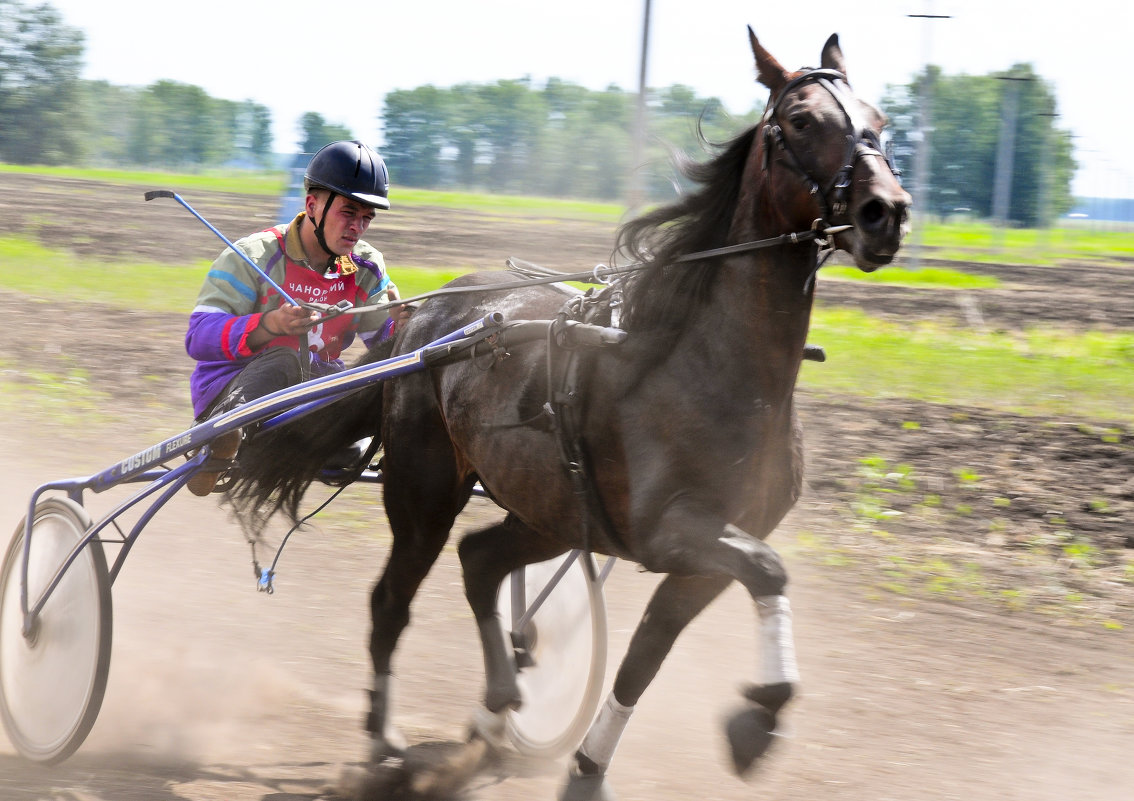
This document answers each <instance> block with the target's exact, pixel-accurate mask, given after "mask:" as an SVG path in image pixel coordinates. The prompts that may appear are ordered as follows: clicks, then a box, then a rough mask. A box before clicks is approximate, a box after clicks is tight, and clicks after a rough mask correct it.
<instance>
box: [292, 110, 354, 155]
mask: <svg viewBox="0 0 1134 801" xmlns="http://www.w3.org/2000/svg"><path fill="white" fill-rule="evenodd" d="M299 133H300V136H301V141H302V143H303V144H302V145H301V149H302V151H303V152H304V153H314V152H315V151H316V150H318V149H319V148H321V147H322V146H323V145H329V144H330V143H331V142H339V141H342V140H344V139H348V140H349V139H354V135H353V134H351V132H350V129H349V128H346V127H344V126H342V125H337V124H335V123H329V122H327V121H326V120H325V119H323V115H322V114H318V113H316V112H314V111H308V112H307V113H306V114H304V115H303V116H302V117H300V118H299Z"/></svg>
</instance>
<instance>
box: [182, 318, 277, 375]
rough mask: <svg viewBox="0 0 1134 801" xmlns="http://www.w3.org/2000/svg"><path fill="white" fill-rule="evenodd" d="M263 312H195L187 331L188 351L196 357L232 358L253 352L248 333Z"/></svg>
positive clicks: (207, 360)
mask: <svg viewBox="0 0 1134 801" xmlns="http://www.w3.org/2000/svg"><path fill="white" fill-rule="evenodd" d="M260 316H261V315H260V314H259V313H257V314H244V315H233V314H225V313H224V312H201V311H197V312H193V314H191V315H190V316H189V330H188V331H186V332H185V352H186V353H188V354H189V355H190V356H191V357H192V358H194V359H196V360H197V361H199V362H200V361H206V362H219V361H233V360H235V359H240V358H247V357H249V356H252V355H253V351H252V350H251V349H250V348H249V347H248V335H249V334H250V333H252V332H253V331H254V330H255V329H256V326H257V325H259V323H260Z"/></svg>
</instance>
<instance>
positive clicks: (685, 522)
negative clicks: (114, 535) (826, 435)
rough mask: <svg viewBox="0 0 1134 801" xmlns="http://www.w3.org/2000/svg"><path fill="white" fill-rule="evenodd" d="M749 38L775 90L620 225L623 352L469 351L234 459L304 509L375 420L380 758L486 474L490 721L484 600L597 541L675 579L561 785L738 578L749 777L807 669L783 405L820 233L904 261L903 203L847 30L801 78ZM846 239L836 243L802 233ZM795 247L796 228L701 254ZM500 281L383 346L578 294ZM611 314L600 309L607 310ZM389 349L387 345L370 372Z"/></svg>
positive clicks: (492, 651)
mask: <svg viewBox="0 0 1134 801" xmlns="http://www.w3.org/2000/svg"><path fill="white" fill-rule="evenodd" d="M749 35H750V39H751V45H752V50H753V53H754V54H755V57H756V67H757V72H758V76H759V80H760V82H761V83H763V84H764V85H765V86H766V87H768V89H770V90H771V96H770V99H769V101H768V105H767V110H766V113H765V114H764V116H763V119H762V120H761V121H760V123H759V124H758V125H756V126H755V127H754V128H752V129H751V130H749V131H747V132H746V133H744V134H743V135H741V136H739V137H738V138H737V139H735V140H734V141H732V142H731V143H729V144H728V145H727V146H725V147H724V148H722V150H721V152H720V153H719V154H718V155H717V156H716V157H715V158H713V159H712V160H710V161H707V162H705V163H703V164H701V165H698V166H696V167H694V168H693V169H692V171H691V176H690V177H691V178H692V179H694V181H696V182H697V184H698V186H699V188H698V189H697V190H696V191H695V192H693V193H691V194H689V195H688V196H686V197H684V198H683V199H681V200H680V201H678V202H677V203H675V204H673V205H671V206H669V207H666V208H662V209H659V210H657V211H654V212H652V213H649V214H647V215H646V216H644V217H642V218H640V219H637V220H635V221H633V222H631V223H629V224H628V225H626V226H624V228H623V230H622V231H621V232H620V235H619V246H620V252H621V253H628V254H631V256H632V257H633V258H637V259H640V260H641V261H643V262H644V263H645V266H644V268H643V269H641V270H640V271H638V272H637V273H635V274H634V275H633V277H632V278H630V279H628V280H626V281H624V282H623V283H622V285H621V286H620V289H621V291H622V292H623V296H624V297H623V300H624V302H623V303H622V305H621V306H620V312H621V314H620V316H621V327H622V328H623V329H624V330H625V331H626V332H627V333H626V338H625V341H624V342H623V343H621V344H620V345H617V346H615V347H609V348H604V349H594V350H587V349H582V350H580V351H579V352H577V353H574V354H567V355H566V356H564V355H563V354H562V353H560V354H559V355H558V356H555V354H553V353H551V352H552V351H554V350H555V348H553V347H552V345H550V344H548V345H547V346H546V347H545V346H543V345H542V344H538V343H537V344H527V345H524V346H516V347H512V348H509V347H508V346H507V340H506V339H505V341H504V343H503V344H502V345H500V346H499V347H497V348H496V349H495V351H490V350H488V349H484V350H481V351H480V353H481V355H480V356H479V357H478V358H476V359H473V360H465V361H458V362H455V363H452V364H449V365H446V366H443V367H438V368H434V369H430V370H427V371H423V372H418V373H413V374H410V375H408V376H405V377H401V378H398V379H396V380H391V381H387V382H386V383H385V384H384V385H382V386H381V387H378V388H376V389H374V390H373V391H365V392H362V393H360V394H358V395H356V396H355V397H353V398H351V399H349V400H348V401H343V402H340V403H338V404H336V405H335V406H334V407H332V410H331V412H330V413H328V414H327V415H324V416H323V417H322V418H319V419H318V421H317V422H316V423H314V424H307V425H304V426H301V428H302V429H303V431H297V432H289V433H288V435H287V436H272V435H265V436H264V437H263V438H262V439H261V440H257V439H253V441H252V443H251V445H250V446H249V447H248V448H247V451H248V452H247V453H246V454H244V455H243V456H242V460H241V461H242V466H243V469H244V471H245V472H244V479H243V484H242V488H238V490H237V498H238V499H239V498H240V497H243V498H244V501H245V502H248V501H249V500H251V501H253V502H256V503H260V504H264V503H267V504H269V505H270V504H272V503H274V502H278V501H280V500H281V499H282V500H283V501H284V505H285V506H291V505H292V504H293V502H294V501H295V500H296V499H297V498H298V497H300V495H301V494H302V491H303V489H304V488H306V486H307V484H308V483H310V481H311V480H312V479H313V477H314V476H315V475H316V473H317V471H318V470H319V468H320V466H321V465H322V464H323V461H324V460H325V459H326V457H327V455H328V454H329V453H331V452H333V451H335V450H337V449H339V448H340V447H342V446H343V445H344V444H346V443H347V442H350V441H353V439H355V438H356V437H358V436H359V435H361V434H366V433H376V432H377V430H378V425H379V423H380V428H381V442H382V445H383V447H384V449H385V456H384V462H383V465H384V467H383V469H384V476H385V496H384V498H385V507H386V513H387V515H388V517H389V521H390V526H391V528H392V530H393V546H392V549H391V551H390V555H389V561H388V563H387V565H386V567H385V570H384V571H383V573H382V576H381V578H380V580H379V581H378V584H377V586H376V587H375V589H374V593H373V598H372V603H371V611H372V615H373V631H372V634H371V639H370V655H371V658H372V660H373V665H374V671H375V675H376V680H375V690H374V696H373V699H374V700H373V708H372V714H371V721H370V723H371V730H372V732H373V736H374V740H373V743H374V749H373V754H372V757H373V759H374V760H376V761H381V760H383V759H386V758H388V757H392V756H395V755H397V753H398V749H397V748H396V747H395V745H394V744H393V742H392V738H391V736H390V735H388V734H387V731H388V729H387V724H388V720H387V718H388V698H389V676H390V672H391V660H392V656H393V652H394V649H395V646H396V645H397V642H398V638H399V635H400V634H401V633H402V631H403V629H404V628H405V627H406V625H407V623H408V622H409V614H410V613H409V610H410V603H411V601H412V600H413V597H414V594H415V593H416V592H417V590H418V587H419V585H420V584H421V582H422V580H423V579H424V578H425V576H426V574H427V573H428V571H429V569H430V567H431V566H432V565H433V563H434V561H435V559H436V558H437V556H438V554H439V553H440V551H441V548H442V546H443V545H444V544H445V542H446V540H447V539H448V537H449V533H450V529H451V527H452V526H453V523H454V521H455V519H456V517H457V515H458V514H459V513H460V511H461V509H462V508H463V507H464V506H465V504H466V502H467V501H468V499H469V497H470V492H471V491H472V489H473V486H474V483H475V482H477V481H480V482H481V484H482V485H483V486H484V487H485V488H486V489H487V491H488V492H489V493H490V494H491V496H492V498H493V499H494V500H495V501H496V502H497V503H498V504H499V505H500V506H501V507H502V508H503V509H504V510H506V512H507V515H506V517H505V519H504V520H503V521H502V522H501V523H499V524H498V525H494V526H492V527H490V528H487V529H485V530H482V531H478V532H476V533H473V534H470V535H468V536H466V537H465V538H464V539H463V540H462V541H461V543H460V546H459V555H460V560H461V564H462V567H463V571H464V580H465V591H466V595H467V598H468V602H469V604H470V606H471V608H472V611H473V614H474V616H475V619H476V622H477V626H478V628H479V632H480V637H481V642H482V645H483V648H484V660H485V666H486V691H485V697H484V703H485V706H486V707H487V709H488V711H489V712H490V713H492V714H494V715H499V714H502V713H504V712H505V711H506V710H507V709H508V708H509V707H510V706H511V705H514V704H517V703H518V702H519V700H520V696H519V692H518V690H517V683H516V666H515V662H514V660H513V654H512V652H511V648H510V646H509V645H507V644H506V643H505V640H504V637H503V635H502V632H501V627H500V625H499V623H498V620H497V606H496V596H497V590H498V588H499V587H500V584H501V582H502V580H503V579H504V578H505V577H506V576H507V575H508V574H509V573H510V572H511V571H513V570H515V569H517V568H520V567H522V566H524V565H526V564H531V563H534V562H538V561H542V560H546V559H550V558H552V557H554V556H556V555H557V554H562V553H564V552H566V551H568V550H569V549H574V548H584V549H589V550H590V551H592V552H596V553H601V554H611V555H615V556H618V557H620V558H624V559H628V560H632V561H634V562H637V563H638V564H640V565H641V566H642V567H644V568H645V569H647V570H650V571H653V572H656V573H660V574H665V578H664V579H663V580H662V581H661V583H660V584H659V585H658V587H657V590H656V592H655V594H654V596H653V598H652V599H651V601H650V603H649V607H648V609H647V610H646V613H645V615H644V616H643V617H642V619H641V622H640V623H639V625H638V628H637V631H636V632H635V634H634V636H633V639H632V641H631V643H630V646H629V649H628V652H627V653H626V655H625V658H624V659H623V661H622V664H621V666H620V668H619V671H618V674H617V678H616V680H615V683H614V687H613V690H612V692H611V694H610V696H609V698H608V700H607V702H606V703H605V704H604V705H603V707H602V709H601V711H600V713H599V715H598V718H597V719H596V721H595V722H594V724H593V726H592V728H591V730H590V732H589V733H588V735H587V737H586V738H585V740H584V741H583V743H582V745H581V746H580V747H579V750H578V751H577V753H576V755H575V759H574V761H573V764H572V769H571V772H570V773H571V778H570V780H569V783H568V786H567V789H566V791H565V797H569V798H592V797H595V798H597V797H601V794H602V793H603V782H604V779H603V775H604V773H605V770H606V768H607V766H608V765H609V764H610V762H611V759H612V757H613V755H614V751H615V747H616V745H617V743H618V739H619V737H620V735H621V734H622V731H623V728H624V726H625V724H626V722H627V720H628V718H629V717H630V713H631V712H632V710H633V709H634V707H635V705H636V704H637V703H638V701H639V699H640V698H641V697H642V694H643V693H644V692H645V690H646V688H647V687H648V686H649V684H650V682H651V680H652V679H653V677H654V675H655V674H656V673H657V671H658V669H659V668H660V666H661V664H662V661H663V660H664V659H665V657H666V655H667V653H668V652H669V650H670V648H671V646H672V645H673V643H674V641H675V639H676V638H677V636H678V635H679V634H680V633H681V631H682V629H684V628H685V626H686V625H687V624H688V623H689V622H690V621H691V620H692V619H693V618H694V617H696V616H697V615H698V614H699V613H700V612H701V611H702V610H703V609H704V608H705V607H706V606H707V605H708V604H709V603H710V602H711V601H712V600H713V599H714V598H716V597H717V596H718V595H719V594H720V593H721V592H722V591H723V590H724V589H725V588H726V587H727V586H728V585H729V584H730V583H731V582H733V581H739V582H740V583H741V584H743V585H744V587H745V588H746V589H747V590H748V592H749V593H750V594H751V596H752V599H753V603H754V606H755V608H756V612H757V615H756V616H757V619H758V621H759V624H760V627H761V632H762V634H761V638H760V644H761V649H760V650H761V658H760V664H761V672H760V675H757V676H756V677H754V678H755V682H754V683H753V684H752V685H751V686H750V687H749V688H748V689H747V690H746V691H745V693H744V699H743V703H744V704H745V707H744V708H743V710H742V711H741V712H739V713H737V714H736V715H734V716H733V717H732V718H731V719H730V722H729V725H728V732H727V734H728V737H729V742H730V746H731V749H732V754H733V759H734V762H735V765H736V768H737V770H738V772H740V773H742V774H743V773H745V772H746V771H747V770H748V769H749V768H750V767H751V766H752V765H753V763H754V762H755V760H756V759H757V757H759V755H760V754H761V753H763V751H764V749H765V748H766V747H767V745H768V743H769V742H770V741H771V732H772V731H773V729H774V728H775V726H776V717H777V715H778V714H779V713H780V711H781V708H782V707H783V705H784V704H785V703H786V701H787V700H788V698H789V697H790V696H791V693H792V685H793V684H794V683H795V682H796V681H797V679H798V676H797V672H796V666H795V656H794V650H793V643H792V639H791V623H790V609H789V606H788V602H787V599H786V598H785V596H784V588H785V585H786V583H787V576H786V573H785V571H784V567H783V564H782V563H781V561H780V558H779V556H778V555H777V554H776V553H775V551H774V550H773V549H772V548H771V547H770V546H769V545H767V544H766V543H765V542H764V539H765V537H767V536H768V535H769V534H770V533H771V532H772V531H773V529H775V527H776V526H777V524H778V523H779V522H780V520H781V519H782V518H783V517H784V515H785V514H786V513H787V511H788V510H789V509H790V508H791V507H792V505H793V504H794V503H795V501H796V499H797V498H798V497H799V493H800V487H801V481H802V473H803V460H802V453H801V436H800V428H799V425H798V422H797V420H796V413H795V407H794V405H793V402H792V395H793V392H794V391H795V386H796V378H797V375H798V373H799V368H800V364H801V360H802V358H803V354H804V345H805V343H806V338H807V331H808V323H809V320H810V316H811V306H812V293H813V289H814V285H815V284H814V275H815V272H816V270H817V269H818V266H819V258H820V255H821V254H822V252H823V251H824V248H825V246H827V245H828V244H829V245H830V246H832V247H837V248H840V249H842V250H844V251H846V252H848V253H849V254H851V256H852V257H853V258H854V260H855V263H856V264H857V265H858V266H859V267H860V268H861V269H862V270H865V271H872V270H874V269H876V268H877V267H879V266H881V265H884V264H887V263H888V262H890V261H891V259H893V257H894V254H895V253H896V251H897V250H898V247H899V244H900V243H901V240H902V236H903V234H904V228H905V224H906V219H907V211H908V207H909V204H910V198H909V196H908V195H907V194H906V192H904V191H903V190H902V188H901V187H900V186H899V184H898V181H897V180H896V178H895V176H894V173H893V172H892V170H891V168H890V165H889V164H888V162H887V160H886V158H885V157H884V156H883V154H882V153H881V152H880V145H879V136H880V133H881V130H882V126H883V122H884V121H883V118H882V116H881V114H879V112H878V111H876V110H875V109H874V108H872V107H871V106H869V105H867V104H866V103H864V102H862V101H861V100H858V99H857V98H855V96H854V94H853V92H852V90H851V88H850V85H849V84H848V83H847V79H846V68H845V65H844V63H843V55H842V52H841V51H840V49H839V43H838V37H837V36H832V37H831V38H830V39H829V40H828V41H827V43H826V45H825V46H824V48H823V51H822V58H821V66H820V68H818V69H808V70H803V71H799V72H790V71H788V70H785V69H784V68H783V67H781V66H780V64H779V63H778V62H777V61H776V60H775V59H774V58H773V57H772V56H771V55H770V54H769V53H768V52H767V51H766V50H765V49H764V48H763V47H762V46H761V45H760V43H759V42H758V41H757V39H756V37H755V35H753V34H752V32H751V31H749ZM835 226H837V227H840V228H841V230H839V231H838V233H833V234H831V239H830V242H829V243H827V242H825V241H824V240H823V237H821V236H817V237H812V238H808V234H807V232H812V231H816V230H820V229H826V228H829V227H835ZM793 233H803V234H804V236H802V237H800V238H799V241H797V242H791V241H777V244H775V245H774V246H772V247H766V248H751V249H746V248H738V249H737V251H738V252H731V253H727V254H725V255H719V254H718V255H704V256H702V255H700V254H703V253H704V251H706V250H709V249H714V248H720V247H723V246H728V245H743V244H744V243H749V242H754V241H761V240H767V239H770V238H773V237H780V236H781V235H786V234H793ZM502 281H517V282H518V281H519V279H518V278H517V277H516V276H514V275H511V274H509V273H498V274H472V275H468V276H464V277H462V278H460V279H458V281H456V282H454V285H455V286H461V287H468V288H470V290H471V291H470V292H469V293H466V294H447V295H444V296H439V297H434V298H431V299H429V300H428V301H427V302H425V303H424V304H423V306H422V307H421V309H420V310H419V311H418V312H417V313H416V314H415V315H414V316H413V318H412V319H411V321H410V322H409V324H408V325H407V326H406V327H405V329H404V331H403V332H401V333H400V334H399V336H398V338H397V341H396V344H395V345H394V346H393V348H394V351H393V352H394V353H405V352H408V351H411V350H413V349H415V348H419V347H421V346H422V345H425V344H427V343H429V342H431V341H433V340H434V339H436V338H438V337H440V336H442V335H444V334H447V333H449V332H450V331H453V330H455V329H457V328H459V327H460V326H463V325H466V324H469V323H471V322H473V321H475V320H478V319H481V318H483V317H484V316H485V314H486V313H488V312H500V313H502V314H503V315H504V317H505V318H506V319H508V320H518V319H522V320H550V319H553V318H555V317H556V315H557V314H558V313H560V311H561V309H562V308H563V307H564V303H565V301H566V300H568V297H567V296H566V294H565V293H564V291H563V290H562V289H555V288H548V287H546V286H523V285H521V284H519V283H517V286H516V288H515V289H514V290H511V291H498V290H494V291H476V288H477V287H479V286H487V285H489V284H499V283H500V282H502ZM608 294H610V293H609V292H606V293H603V296H605V295H608ZM597 306H598V309H599V311H598V314H599V317H600V319H602V320H603V321H606V320H607V319H608V317H609V314H610V312H609V309H604V307H603V306H602V304H601V303H599V304H597ZM389 352H390V346H389V345H386V346H384V349H381V350H379V351H377V352H375V353H374V354H372V356H371V358H377V357H379V356H382V357H385V356H387V355H389ZM553 356H554V359H553V366H554V367H555V369H549V367H548V364H549V362H548V360H549V358H552V357H553ZM560 368H562V369H560ZM559 373H562V374H563V376H564V377H559ZM309 419H312V418H309ZM297 428H300V427H297ZM564 429H566V430H567V431H568V436H564V434H563V432H564ZM565 456H566V457H567V458H564V457H565ZM293 511H294V508H293Z"/></svg>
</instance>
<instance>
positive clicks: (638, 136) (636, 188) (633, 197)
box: [628, 0, 650, 214]
mask: <svg viewBox="0 0 1134 801" xmlns="http://www.w3.org/2000/svg"><path fill="white" fill-rule="evenodd" d="M645 3H646V7H645V11H644V13H643V19H642V61H641V64H640V66H639V68H638V107H637V113H636V114H635V120H634V155H633V159H632V163H631V164H630V198H629V204H628V205H629V206H630V213H631V214H633V213H634V212H636V211H637V210H638V209H639V208H641V207H642V205H643V204H644V203H645V191H644V190H643V188H642V161H643V159H644V155H645V152H646V65H647V64H648V63H649V51H650V0H645Z"/></svg>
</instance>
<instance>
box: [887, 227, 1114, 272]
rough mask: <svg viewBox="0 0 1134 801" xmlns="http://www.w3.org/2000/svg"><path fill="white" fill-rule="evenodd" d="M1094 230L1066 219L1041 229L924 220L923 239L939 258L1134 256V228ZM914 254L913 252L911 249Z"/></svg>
mask: <svg viewBox="0 0 1134 801" xmlns="http://www.w3.org/2000/svg"><path fill="white" fill-rule="evenodd" d="M1115 226H1116V227H1115V229H1114V230H1095V229H1092V228H1088V227H1085V226H1081V225H1071V224H1062V225H1059V226H1057V227H1054V228H1051V229H1046V230H1037V229H1028V228H1007V229H1004V228H997V227H995V226H993V225H991V224H989V223H986V222H980V221H973V220H967V221H965V222H956V223H954V222H950V223H923V224H922V230H921V232H920V235H921V239H922V244H924V245H925V246H926V247H929V248H932V249H933V250H932V251H931V252H930V253H928V254H927V255H928V256H930V257H932V258H934V259H946V260H950V261H975V262H989V263H995V262H1005V261H1006V262H1011V263H1015V264H1060V263H1065V262H1074V261H1084V260H1086V261H1103V262H1109V263H1116V262H1126V263H1129V262H1131V261H1134V231H1132V230H1129V226H1126V227H1125V228H1126V230H1118V229H1117V224H1115ZM906 258H909V251H907V252H906Z"/></svg>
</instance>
